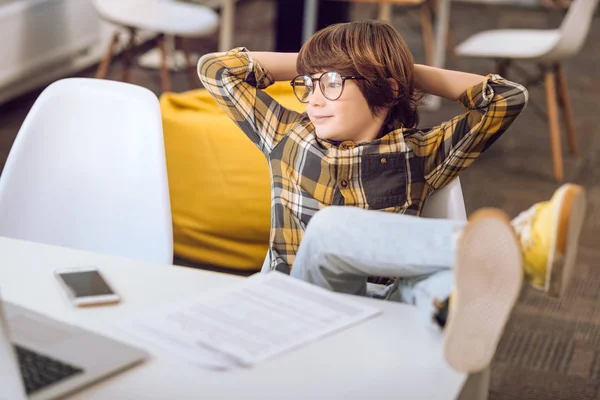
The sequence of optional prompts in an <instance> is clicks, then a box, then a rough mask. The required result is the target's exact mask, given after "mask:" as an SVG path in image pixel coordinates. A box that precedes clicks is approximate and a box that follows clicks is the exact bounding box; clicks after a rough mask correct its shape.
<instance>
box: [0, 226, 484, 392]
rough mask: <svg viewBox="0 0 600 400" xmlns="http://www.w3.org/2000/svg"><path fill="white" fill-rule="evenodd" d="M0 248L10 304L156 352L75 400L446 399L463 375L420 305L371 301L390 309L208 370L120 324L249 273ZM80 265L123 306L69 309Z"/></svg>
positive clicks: (21, 245)
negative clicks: (70, 285) (268, 355)
mask: <svg viewBox="0 0 600 400" xmlns="http://www.w3.org/2000/svg"><path fill="white" fill-rule="evenodd" d="M0 254H2V265H1V267H0V289H1V291H2V296H3V298H4V299H5V300H8V301H11V302H14V303H16V304H19V305H22V306H24V307H28V308H31V309H34V310H36V311H38V312H42V313H44V314H47V315H49V316H50V317H52V318H56V319H59V320H63V321H66V322H69V323H73V324H76V325H79V326H82V327H86V328H88V329H92V330H96V331H99V332H102V333H104V334H106V335H109V336H112V337H115V338H118V339H121V340H123V341H126V342H129V343H131V344H135V345H137V346H140V347H144V348H146V349H147V350H148V351H149V352H150V353H151V355H152V358H151V359H150V360H149V361H148V362H146V363H144V364H142V365H140V366H137V367H135V368H133V369H131V370H128V371H126V372H124V373H122V374H119V375H117V376H114V377H112V378H110V379H108V380H105V381H103V382H100V383H98V384H96V385H93V386H91V387H89V388H87V389H85V390H83V391H81V392H78V393H76V394H74V395H72V396H71V397H69V399H86V400H92V399H103V400H104V399H119V400H127V399H145V400H149V399H161V400H163V399H178V400H183V399H202V398H205V399H215V398H225V399H237V398H247V399H258V398H260V399H267V398H272V399H287V398H296V399H303V400H305V399H317V398H318V399H326V398H336V399H338V398H344V399H354V398H356V399H365V398H396V399H397V398H406V399H436V400H440V399H452V398H455V397H456V396H457V394H458V393H459V392H460V390H461V387H462V386H463V384H464V382H465V379H466V376H465V374H461V373H457V372H455V371H453V370H452V369H451V368H450V367H449V366H448V365H447V364H446V363H445V362H444V361H443V359H442V353H441V352H442V350H441V344H442V341H441V338H440V336H439V335H438V334H437V333H435V332H432V331H429V330H427V329H426V328H425V327H424V324H423V323H422V321H421V320H420V318H419V316H418V314H417V312H416V310H415V309H413V308H412V307H410V306H407V305H402V304H398V303H388V302H382V301H377V300H371V299H360V301H365V302H377V303H376V304H377V306H378V307H380V308H381V309H383V310H384V313H383V315H381V316H379V317H377V318H374V319H372V320H369V321H367V322H365V323H362V324H360V325H357V326H355V327H352V328H350V329H349V330H346V331H344V332H341V333H338V334H336V335H333V336H330V337H328V338H325V339H324V340H321V341H319V342H316V343H312V344H310V345H308V346H306V347H303V348H301V349H298V350H296V351H293V352H290V353H287V354H285V355H283V356H281V357H277V358H275V359H273V360H271V361H267V362H264V363H261V364H259V365H257V366H256V367H253V368H250V369H236V370H231V371H227V372H217V371H210V370H205V369H201V368H199V367H196V366H194V365H191V364H188V363H187V362H185V361H182V360H180V359H178V358H175V357H174V356H170V355H169V354H166V353H165V352H164V351H163V350H161V349H159V348H153V347H151V346H148V345H146V344H145V343H144V342H141V341H140V340H139V339H137V338H135V337H133V336H129V334H127V333H124V332H123V331H121V330H120V329H118V328H117V327H116V322H117V321H119V320H122V319H127V318H128V317H130V316H132V315H135V314H136V313H137V312H138V311H141V310H146V309H148V308H152V307H153V306H156V305H159V304H163V303H165V302H168V301H175V300H178V299H180V298H182V297H185V296H189V295H194V294H196V293H200V292H203V291H206V290H209V289H214V288H219V287H224V286H226V285H228V284H231V283H233V282H235V281H236V280H238V279H243V278H238V277H234V276H229V275H223V274H218V273H213V272H206V271H200V270H195V269H189V268H185V267H173V266H164V265H156V264H150V263H145V262H138V261H133V260H129V259H125V258H117V257H112V256H107V255H99V254H94V253H89V252H83V251H75V250H69V249H64V248H60V247H54V246H47V245H41V244H34V243H29V242H22V241H16V240H12V239H6V238H0ZM82 265H95V266H98V267H99V268H100V269H101V271H102V273H103V274H105V275H106V277H107V279H108V280H110V282H111V283H112V285H113V286H114V287H115V290H117V291H118V292H119V293H120V294H121V295H122V296H123V301H122V303H121V304H119V305H116V306H105V307H96V308H87V309H78V308H76V307H73V306H71V305H70V303H69V302H68V301H67V299H66V298H65V296H64V295H63V291H62V289H61V288H60V286H59V285H58V282H57V281H56V279H55V278H54V276H53V271H54V270H55V269H56V268H60V267H70V266H82ZM357 299H358V298H357ZM472 380H473V377H471V379H469V381H472ZM478 382H479V381H478ZM467 386H468V385H467ZM469 398H473V397H469Z"/></svg>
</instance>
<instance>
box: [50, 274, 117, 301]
mask: <svg viewBox="0 0 600 400" xmlns="http://www.w3.org/2000/svg"><path fill="white" fill-rule="evenodd" d="M59 276H60V277H61V278H62V280H63V281H64V282H65V283H66V284H67V286H68V287H69V288H70V289H71V290H72V291H73V294H74V296H75V297H89V296H103V295H108V294H113V293H114V292H113V290H112V289H111V288H110V286H108V284H107V283H106V282H105V281H104V279H102V275H100V273H99V272H98V271H76V272H67V273H64V272H63V273H60V274H59Z"/></svg>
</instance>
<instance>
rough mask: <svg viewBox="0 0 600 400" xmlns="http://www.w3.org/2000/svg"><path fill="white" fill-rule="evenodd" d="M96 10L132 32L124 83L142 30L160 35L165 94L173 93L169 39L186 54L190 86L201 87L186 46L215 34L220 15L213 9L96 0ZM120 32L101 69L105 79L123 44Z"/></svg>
mask: <svg viewBox="0 0 600 400" xmlns="http://www.w3.org/2000/svg"><path fill="white" fill-rule="evenodd" d="M93 2H94V3H93V4H94V7H95V8H96V11H97V12H98V14H99V15H100V17H101V18H103V19H104V20H106V21H108V22H111V23H113V24H116V25H119V26H122V27H125V28H126V29H127V30H128V31H129V43H128V45H127V49H126V51H125V55H124V64H125V65H124V69H123V76H122V80H123V81H125V82H126V81H128V80H129V69H130V67H131V64H132V62H133V59H134V58H135V37H136V34H137V33H138V32H139V31H140V30H143V31H150V32H156V33H158V34H159V39H158V40H159V41H158V45H159V48H160V52H161V57H160V58H161V60H160V72H161V86H162V90H163V91H165V92H166V91H170V90H171V80H170V76H169V68H168V66H167V58H168V57H169V54H168V49H167V44H166V42H165V36H166V37H169V38H175V39H177V41H178V42H179V47H180V48H181V50H182V51H183V54H184V59H185V60H184V61H185V63H186V64H187V65H185V69H186V70H187V73H188V80H189V85H190V87H191V88H192V89H195V88H196V87H197V86H198V85H197V77H196V69H195V63H194V62H193V61H192V60H190V54H189V52H188V48H187V45H186V39H188V38H202V37H206V36H209V35H211V34H213V33H214V32H215V31H216V29H217V26H218V25H219V16H218V15H217V13H216V12H215V11H214V10H212V9H211V8H208V7H205V6H203V5H200V4H190V3H184V2H181V1H175V0H93ZM119 36H120V32H119V30H117V31H116V32H115V33H114V35H113V38H112V40H111V41H110V43H109V45H108V49H107V51H106V55H105V57H104V59H103V60H102V61H101V63H100V65H99V66H98V70H97V72H96V78H99V79H104V78H105V77H106V75H107V73H108V68H109V65H110V61H111V59H112V54H113V53H114V52H115V50H116V47H117V46H118V43H119Z"/></svg>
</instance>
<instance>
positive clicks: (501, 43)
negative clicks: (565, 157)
mask: <svg viewBox="0 0 600 400" xmlns="http://www.w3.org/2000/svg"><path fill="white" fill-rule="evenodd" d="M597 3H598V0H575V1H574V2H573V3H572V4H571V7H570V8H569V11H568V12H567V14H566V16H565V18H564V19H563V21H562V24H561V26H560V28H559V29H547V30H542V29H500V30H492V31H485V32H481V33H478V34H476V35H474V36H471V37H470V38H468V39H467V40H465V41H464V42H463V43H461V44H460V45H458V46H457V47H456V49H455V51H456V54H457V55H459V56H463V57H481V58H491V59H495V60H496V61H497V69H498V71H497V72H498V73H499V74H500V75H505V74H506V72H507V69H508V67H509V66H510V62H511V61H512V60H521V61H529V62H535V63H537V64H539V67H540V71H541V73H540V76H539V77H537V78H536V79H534V80H533V81H532V82H528V83H535V82H539V81H542V80H543V81H544V83H545V86H546V103H547V111H548V123H549V125H550V143H551V147H552V159H553V163H554V176H555V178H556V179H557V180H559V181H561V180H563V178H564V172H563V161H562V151H561V140H560V128H559V122H558V104H557V99H556V94H557V89H556V86H557V85H558V95H559V97H560V103H561V105H562V109H563V116H564V119H565V124H566V127H567V138H568V144H569V149H570V151H571V153H572V154H573V155H575V154H577V140H576V137H575V121H574V120H573V113H572V111H571V102H570V100H569V95H568V91H567V82H566V79H565V74H564V72H563V70H562V67H561V62H563V61H564V60H566V59H568V58H570V57H573V56H574V55H576V54H577V53H578V52H579V51H580V50H581V47H582V46H583V43H584V41H585V38H586V37H587V34H588V31H589V29H590V24H591V22H592V18H593V16H594V9H595V8H596V5H597Z"/></svg>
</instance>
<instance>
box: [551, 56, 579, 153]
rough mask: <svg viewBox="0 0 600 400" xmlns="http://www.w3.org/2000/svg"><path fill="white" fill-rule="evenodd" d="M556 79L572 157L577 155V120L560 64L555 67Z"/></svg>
mask: <svg viewBox="0 0 600 400" xmlns="http://www.w3.org/2000/svg"><path fill="white" fill-rule="evenodd" d="M555 71H556V78H557V81H558V82H557V83H558V95H559V97H560V101H561V103H562V111H563V117H564V119H565V125H566V126H567V143H568V144H569V150H570V151H571V154H572V155H574V156H575V155H577V138H576V137H575V120H574V119H573V109H572V108H571V99H570V98H569V92H568V90H567V79H566V77H565V72H564V71H563V69H562V66H561V65H560V64H556V66H555Z"/></svg>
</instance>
